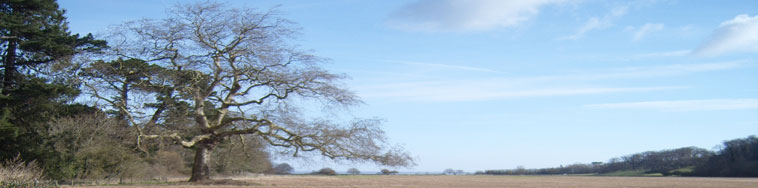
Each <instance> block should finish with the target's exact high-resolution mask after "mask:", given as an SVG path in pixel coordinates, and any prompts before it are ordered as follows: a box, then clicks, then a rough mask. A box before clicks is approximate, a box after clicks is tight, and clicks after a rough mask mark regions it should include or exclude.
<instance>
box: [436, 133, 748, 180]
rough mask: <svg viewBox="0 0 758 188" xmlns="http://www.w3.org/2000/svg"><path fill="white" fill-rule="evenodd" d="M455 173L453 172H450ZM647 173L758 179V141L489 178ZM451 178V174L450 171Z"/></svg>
mask: <svg viewBox="0 0 758 188" xmlns="http://www.w3.org/2000/svg"><path fill="white" fill-rule="evenodd" d="M449 170H452V169H449ZM620 171H644V173H660V174H661V175H663V176H670V175H676V176H719V177H758V137H756V136H754V135H753V136H749V137H747V138H739V139H734V140H729V141H725V142H724V144H723V146H722V148H721V149H720V150H718V151H715V152H714V151H710V150H706V149H702V148H698V147H684V148H678V149H672V150H662V151H647V152H641V153H635V154H630V155H625V156H622V157H619V158H612V159H610V160H608V162H607V163H602V162H592V163H589V164H583V163H578V164H572V165H567V166H563V165H562V166H561V167H556V168H542V169H525V168H523V167H520V168H517V169H510V170H486V171H479V172H477V173H476V174H489V175H554V174H607V173H613V172H620ZM445 173H446V174H447V173H448V171H447V170H446V171H445Z"/></svg>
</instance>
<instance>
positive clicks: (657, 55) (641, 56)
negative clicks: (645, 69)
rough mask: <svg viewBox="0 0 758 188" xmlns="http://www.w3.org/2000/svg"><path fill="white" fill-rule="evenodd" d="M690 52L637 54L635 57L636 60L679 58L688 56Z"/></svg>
mask: <svg viewBox="0 0 758 188" xmlns="http://www.w3.org/2000/svg"><path fill="white" fill-rule="evenodd" d="M691 52H692V51H690V50H674V51H667V52H653V53H646V54H639V55H637V56H635V57H636V58H658V57H679V56H686V55H688V54H690V53H691Z"/></svg>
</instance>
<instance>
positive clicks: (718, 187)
mask: <svg viewBox="0 0 758 188" xmlns="http://www.w3.org/2000/svg"><path fill="white" fill-rule="evenodd" d="M217 179H222V178H217ZM232 179H233V180H234V181H231V180H226V181H227V184H226V185H196V184H185V183H169V184H166V185H150V184H144V185H130V186H107V187H131V188H136V187H145V188H148V187H157V188H169V187H170V188H174V187H213V188H220V187H256V188H286V187H368V188H371V187H415V188H426V187H429V188H432V187H462V188H478V187H483V188H484V187H518V188H531V187H535V188H537V187H540V188H541V187H577V188H592V187H667V188H672V187H687V188H690V187H713V188H730V187H758V178H691V177H598V176H443V175H415V176H406V175H393V176H380V175H357V176H310V175H292V176H259V177H241V178H232ZM219 182H221V183H223V182H224V181H223V180H221V181H219ZM240 183H247V184H248V185H242V186H241V184H240ZM88 187H93V186H88Z"/></svg>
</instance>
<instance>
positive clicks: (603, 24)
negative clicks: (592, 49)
mask: <svg viewBox="0 0 758 188" xmlns="http://www.w3.org/2000/svg"><path fill="white" fill-rule="evenodd" d="M627 9H628V7H626V6H621V7H616V8H614V9H613V10H611V11H610V12H608V13H607V14H606V15H604V16H603V17H591V18H589V19H588V20H587V21H586V22H585V23H584V24H583V25H582V27H579V29H577V31H576V32H575V33H574V34H571V35H568V36H564V37H561V38H558V39H559V40H576V39H579V38H582V37H584V35H585V34H587V33H588V32H590V31H592V30H598V29H605V28H608V27H610V26H613V21H615V20H616V19H617V18H618V17H621V16H624V15H625V14H626V12H627Z"/></svg>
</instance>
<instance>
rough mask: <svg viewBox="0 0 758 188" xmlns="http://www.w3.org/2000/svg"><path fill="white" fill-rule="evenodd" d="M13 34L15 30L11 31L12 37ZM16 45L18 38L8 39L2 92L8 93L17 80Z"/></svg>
mask: <svg viewBox="0 0 758 188" xmlns="http://www.w3.org/2000/svg"><path fill="white" fill-rule="evenodd" d="M12 35H13V32H11V36H10V37H14V36H12ZM16 45H17V43H16V38H9V39H8V50H6V52H5V57H4V58H3V59H4V60H5V62H3V68H4V69H5V72H3V87H2V94H7V93H8V91H9V90H10V89H11V88H12V86H13V84H14V82H15V81H16V79H15V78H16V75H15V73H16Z"/></svg>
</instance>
